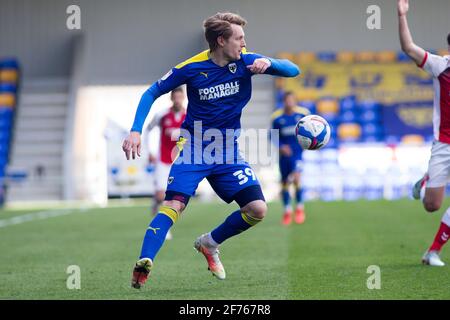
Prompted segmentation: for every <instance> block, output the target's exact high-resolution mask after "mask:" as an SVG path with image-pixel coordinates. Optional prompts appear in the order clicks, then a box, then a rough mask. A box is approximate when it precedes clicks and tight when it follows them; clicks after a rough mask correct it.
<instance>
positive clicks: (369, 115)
mask: <svg viewBox="0 0 450 320" xmlns="http://www.w3.org/2000/svg"><path fill="white" fill-rule="evenodd" d="M358 121H359V122H361V123H362V124H364V123H373V122H380V121H381V112H380V111H379V110H376V109H369V110H364V111H363V112H361V113H360V114H359V115H358Z"/></svg>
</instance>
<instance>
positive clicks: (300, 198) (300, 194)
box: [295, 186, 303, 205]
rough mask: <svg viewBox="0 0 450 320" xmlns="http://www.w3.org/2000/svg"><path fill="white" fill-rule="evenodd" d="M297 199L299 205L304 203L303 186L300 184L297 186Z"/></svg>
mask: <svg viewBox="0 0 450 320" xmlns="http://www.w3.org/2000/svg"><path fill="white" fill-rule="evenodd" d="M295 201H296V202H297V205H298V204H302V203H303V188H302V187H300V186H298V187H296V188H295Z"/></svg>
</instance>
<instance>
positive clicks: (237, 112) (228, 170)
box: [122, 13, 300, 288]
mask: <svg viewBox="0 0 450 320" xmlns="http://www.w3.org/2000/svg"><path fill="white" fill-rule="evenodd" d="M245 24H246V21H245V20H244V19H243V18H242V17H240V16H239V15H237V14H234V13H217V14H215V15H213V16H211V17H209V18H208V19H206V20H205V21H204V23H203V26H204V30H205V38H206V40H207V42H208V44H209V50H206V51H203V52H201V53H199V54H197V55H195V56H193V57H192V58H190V59H188V60H186V61H184V62H182V63H180V64H178V65H177V66H175V67H174V68H172V69H171V70H170V71H169V72H168V73H167V74H166V75H164V76H163V77H162V78H161V79H160V80H158V81H157V82H155V83H154V84H153V85H152V86H151V87H150V88H149V89H148V90H147V91H146V92H145V93H144V94H143V95H142V97H141V100H140V102H139V105H138V108H137V111H136V116H135V119H134V123H133V126H132V128H131V132H130V134H129V136H128V137H127V138H126V139H125V140H124V142H123V145H122V149H123V151H124V152H125V155H126V158H127V159H130V157H131V158H133V159H134V158H135V157H136V155H137V156H140V149H141V132H142V127H143V124H144V121H145V118H146V117H147V115H148V113H149V111H150V108H151V105H152V104H153V102H154V101H155V100H156V99H157V98H158V97H159V96H161V95H162V94H165V93H167V92H169V91H171V90H172V89H174V88H176V87H178V86H180V85H182V84H186V88H187V96H188V101H189V102H188V107H187V115H186V119H185V120H184V122H183V124H182V125H181V128H182V133H181V135H180V137H179V140H178V142H177V146H178V149H179V153H178V157H177V158H176V159H175V160H174V163H173V164H172V167H171V170H170V174H169V178H168V181H167V190H166V196H165V200H164V202H163V205H162V206H161V207H160V208H159V212H158V214H157V215H156V216H155V217H154V218H153V220H152V221H151V222H150V225H149V227H148V229H147V231H146V233H145V236H144V241H143V244H142V249H141V254H140V257H139V259H138V261H137V262H136V264H135V267H134V269H133V275H132V280H131V285H132V287H134V288H141V287H142V285H143V284H144V283H145V282H146V280H147V278H148V276H149V275H150V272H151V269H152V267H153V264H154V259H155V256H156V254H157V253H158V251H159V250H160V248H161V247H162V245H163V243H164V240H165V236H166V233H167V232H168V230H169V229H170V228H171V227H172V225H173V224H174V223H175V222H176V221H177V219H178V217H179V216H180V214H181V213H182V212H183V210H184V209H185V207H186V205H187V204H188V201H189V198H190V197H191V196H193V195H194V193H195V190H196V189H197V186H198V184H199V183H200V181H202V180H203V179H204V178H206V179H207V180H208V182H209V183H210V185H211V186H212V188H213V189H214V191H215V192H216V193H217V195H218V196H219V197H220V198H221V199H223V200H224V201H226V202H227V203H231V202H232V201H236V203H237V204H238V205H239V208H240V209H239V210H236V211H234V212H233V213H231V214H230V215H229V216H228V217H227V218H226V219H225V221H224V222H223V223H222V224H220V225H219V226H218V227H216V228H215V229H214V230H212V231H211V232H209V233H206V234H203V235H201V236H200V237H198V238H197V239H196V240H195V242H194V247H195V248H196V249H197V251H198V252H201V253H202V254H203V255H204V256H205V258H206V261H207V263H208V268H209V270H210V271H211V272H212V274H213V275H214V276H216V277H217V278H218V279H222V280H223V279H225V270H224V267H223V265H222V263H221V261H220V259H219V250H218V247H219V245H220V244H221V243H223V242H224V241H225V240H227V239H228V238H230V237H233V236H235V235H237V234H239V233H241V232H243V231H245V230H247V229H249V228H250V227H252V226H254V225H256V224H257V223H258V222H260V221H261V220H262V219H263V218H264V216H265V214H266V211H267V205H266V203H265V199H264V196H263V193H262V190H261V186H260V184H259V182H258V180H257V178H256V176H255V174H254V173H253V171H252V169H251V168H250V166H249V164H248V163H247V162H245V161H244V160H243V159H242V158H241V156H240V154H239V150H238V143H237V137H238V135H239V129H240V118H241V113H242V109H243V108H244V107H245V105H246V104H247V102H248V101H249V100H250V97H251V78H252V76H253V75H255V74H270V75H275V76H282V77H295V76H297V75H298V74H299V73H300V71H299V68H298V67H297V66H296V65H295V64H293V63H292V62H290V61H288V60H278V59H273V58H269V57H265V56H263V55H259V54H255V53H248V52H247V51H246V49H245V47H246V43H245V38H244V30H243V27H244V26H245ZM198 127H200V129H201V131H200V138H199V137H198V135H199V134H198V132H197V131H196V128H198ZM208 130H214V132H216V133H217V131H219V132H220V133H221V134H223V136H224V137H226V138H225V139H223V144H221V146H222V150H220V148H218V149H219V150H217V149H216V152H215V154H214V159H213V160H214V161H213V162H212V163H211V161H210V160H211V157H209V156H203V154H205V151H206V147H207V146H208V145H209V144H210V143H211V141H209V140H208V139H207V138H206V133H207V132H208ZM230 130H231V131H232V132H234V134H232V135H231V143H230V137H229V132H230ZM183 132H184V133H183ZM202 137H203V139H202ZM219 140H220V139H219ZM216 141H217V140H216ZM199 149H200V152H199V153H198V152H196V150H199ZM221 153H222V155H221ZM199 154H200V157H199ZM218 154H219V155H218ZM180 159H181V161H179V160H180Z"/></svg>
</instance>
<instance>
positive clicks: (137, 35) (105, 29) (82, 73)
mask: <svg viewBox="0 0 450 320" xmlns="http://www.w3.org/2000/svg"><path fill="white" fill-rule="evenodd" d="M72 4H76V5H78V6H79V7H80V8H81V30H76V31H74V30H68V29H67V27H66V19H67V17H68V14H67V13H66V8H67V7H68V6H69V5H72ZM373 4H377V5H379V6H380V8H381V30H369V29H368V28H367V27H366V20H367V17H368V14H367V13H366V9H367V7H368V6H369V5H373ZM218 11H234V12H238V13H240V14H241V15H243V16H244V17H245V18H246V19H247V20H248V26H247V27H246V29H245V31H246V38H247V46H248V48H249V49H250V50H252V51H256V52H261V53H263V54H267V55H275V54H276V53H277V52H279V51H291V52H292V51H322V50H332V51H337V50H354V51H358V50H398V49H399V43H398V32H397V16H396V4H395V1H393V0H380V1H377V2H376V3H374V2H373V1H370V0H340V1H332V0H304V1H299V0H282V1H277V2H274V1H269V0H229V1H222V0H189V1H178V0H166V1H156V0H152V1H145V0H131V1H119V0H79V1H70V0H0V57H2V56H15V57H17V58H18V59H19V61H20V63H21V66H22V72H23V77H24V79H25V80H26V79H32V78H47V77H50V78H51V77H67V78H70V79H71V91H70V97H71V98H70V99H71V100H70V102H69V105H68V108H69V113H68V114H69V118H68V119H67V130H66V137H65V141H66V143H65V148H66V150H65V152H64V155H65V159H64V177H65V191H64V197H65V198H66V199H84V200H91V201H94V202H97V203H103V202H104V201H105V199H106V195H107V186H106V180H107V174H106V172H105V169H104V168H105V164H106V163H107V159H106V158H107V151H106V145H107V143H106V142H105V139H104V133H105V128H106V126H107V123H108V120H111V119H114V118H116V119H117V115H118V114H121V112H122V114H123V112H124V110H125V111H126V114H127V116H126V118H127V123H129V124H128V127H129V126H130V125H131V121H132V118H133V116H134V111H135V109H136V106H137V102H138V101H139V98H140V94H141V92H143V89H144V88H145V87H147V86H148V85H149V84H150V83H152V82H153V81H155V80H157V79H158V78H159V77H160V76H161V75H163V74H165V73H166V72H167V70H168V69H169V68H170V67H172V66H173V65H175V64H177V63H179V62H180V61H182V60H184V59H186V58H188V57H190V56H192V55H193V54H195V53H197V52H199V51H200V50H203V49H205V48H206V43H205V41H204V40H203V34H202V21H203V19H205V18H206V17H208V16H210V15H212V14H214V13H216V12H218ZM449 12H450V1H448V0H431V1H414V2H413V3H411V12H410V16H409V21H410V24H411V30H412V32H413V34H414V39H415V41H416V42H417V43H418V44H420V45H422V46H423V47H426V48H441V47H444V46H445V38H446V35H447V34H448V32H450V20H449V19H448V13H449ZM79 35H82V36H83V37H82V38H84V43H83V47H82V49H79V47H77V45H78V44H77V41H75V40H76V39H77V38H78V36H79ZM80 50H81V51H82V52H79V51H80ZM80 56H82V59H81V58H80ZM300 67H301V66H300ZM264 88H267V90H273V85H269V86H266V87H264ZM267 90H266V91H267ZM262 91H264V90H262ZM130 94H133V96H132V97H131V96H130ZM120 104H122V107H120ZM267 104H270V108H271V106H272V104H273V100H270V101H267ZM121 108H122V109H121ZM270 108H269V110H270ZM113 110H115V111H113ZM117 110H120V112H117ZM247 112H249V111H247ZM120 119H121V120H124V119H125V117H123V118H120ZM268 121H269V120H267V124H266V123H264V124H262V125H261V126H262V127H267V126H268ZM120 125H121V126H125V127H127V125H124V124H120ZM244 125H245V124H244ZM125 129H127V128H125ZM118 148H120V146H118ZM270 172H271V173H272V172H273V173H275V169H274V170H272V171H270ZM274 177H275V176H274ZM272 180H273V179H272ZM272 180H270V183H271V184H272V185H274V186H276V182H275V180H273V181H272ZM275 196H276V193H274V195H273V197H275Z"/></svg>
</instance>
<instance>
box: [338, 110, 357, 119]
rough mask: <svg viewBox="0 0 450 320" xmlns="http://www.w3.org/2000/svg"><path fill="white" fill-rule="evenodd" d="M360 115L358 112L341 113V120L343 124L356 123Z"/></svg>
mask: <svg viewBox="0 0 450 320" xmlns="http://www.w3.org/2000/svg"><path fill="white" fill-rule="evenodd" d="M358 118H359V114H358V112H357V111H356V110H347V111H344V112H342V113H341V115H340V117H339V119H340V121H341V122H356V121H358Z"/></svg>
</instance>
